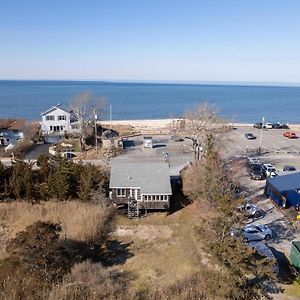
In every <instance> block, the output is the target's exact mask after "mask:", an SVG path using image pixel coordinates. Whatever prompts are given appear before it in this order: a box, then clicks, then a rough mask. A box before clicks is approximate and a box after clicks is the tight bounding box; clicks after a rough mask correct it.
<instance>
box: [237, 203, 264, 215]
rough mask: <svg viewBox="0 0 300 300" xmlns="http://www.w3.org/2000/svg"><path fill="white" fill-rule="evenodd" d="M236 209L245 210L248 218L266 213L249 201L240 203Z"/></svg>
mask: <svg viewBox="0 0 300 300" xmlns="http://www.w3.org/2000/svg"><path fill="white" fill-rule="evenodd" d="M238 209H239V210H240V211H242V212H246V214H247V215H248V217H249V218H260V217H262V216H264V215H265V214H266V212H265V211H264V210H262V209H260V208H258V206H257V205H255V204H253V203H249V202H248V203H246V204H244V205H240V206H239V207H238Z"/></svg>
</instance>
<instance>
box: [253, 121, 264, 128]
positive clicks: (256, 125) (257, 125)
mask: <svg viewBox="0 0 300 300" xmlns="http://www.w3.org/2000/svg"><path fill="white" fill-rule="evenodd" d="M262 126H263V124H262V123H260V122H258V123H255V124H254V125H253V127H254V128H257V129H262Z"/></svg>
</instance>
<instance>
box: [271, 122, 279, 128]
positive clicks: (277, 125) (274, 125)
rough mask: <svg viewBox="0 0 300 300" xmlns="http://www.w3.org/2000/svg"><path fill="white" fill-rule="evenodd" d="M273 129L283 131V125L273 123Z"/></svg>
mask: <svg viewBox="0 0 300 300" xmlns="http://www.w3.org/2000/svg"><path fill="white" fill-rule="evenodd" d="M272 127H273V128H274V129H281V125H280V124H279V123H273V124H272Z"/></svg>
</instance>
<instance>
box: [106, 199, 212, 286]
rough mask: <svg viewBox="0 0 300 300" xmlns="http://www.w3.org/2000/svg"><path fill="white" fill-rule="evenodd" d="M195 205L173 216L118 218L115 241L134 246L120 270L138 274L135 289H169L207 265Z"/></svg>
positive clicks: (156, 215)
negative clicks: (196, 228) (198, 231)
mask: <svg viewBox="0 0 300 300" xmlns="http://www.w3.org/2000/svg"><path fill="white" fill-rule="evenodd" d="M199 211H200V210H199V208H197V207H196V205H195V203H194V204H192V205H190V206H188V207H186V208H184V209H182V210H181V211H178V212H176V213H174V214H172V215H169V216H166V215H165V214H149V215H148V216H147V217H146V218H142V219H139V220H128V219H127V218H125V217H123V216H118V217H117V219H116V232H115V235H114V236H112V238H116V239H117V240H118V241H119V242H121V243H124V244H130V246H129V249H128V250H129V251H130V252H131V253H132V254H133V256H132V257H131V258H130V259H128V260H127V261H126V262H125V263H124V264H122V265H121V266H120V268H121V269H122V270H124V271H126V272H128V273H130V274H135V275H136V280H134V281H132V282H131V283H132V285H133V286H132V288H133V289H134V290H140V291H143V290H147V289H149V288H151V286H152V287H153V286H156V287H165V286H167V285H170V284H173V283H174V282H175V281H181V280H185V279H186V278H187V277H189V276H191V275H192V274H195V273H196V272H198V270H199V266H200V265H203V264H205V263H207V255H205V254H204V253H203V250H202V249H201V242H200V239H199V236H198V235H197V233H196V232H195V229H194V226H195V224H196V223H197V219H198V217H199Z"/></svg>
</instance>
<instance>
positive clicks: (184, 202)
mask: <svg viewBox="0 0 300 300" xmlns="http://www.w3.org/2000/svg"><path fill="white" fill-rule="evenodd" d="M191 203H192V202H191V201H190V200H189V199H188V198H187V197H186V196H185V195H184V194H183V192H182V188H181V186H180V185H176V186H174V187H173V191H172V197H171V200H170V209H169V214H173V213H175V212H176V211H178V210H181V209H182V208H184V207H186V206H188V205H189V204H191Z"/></svg>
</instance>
